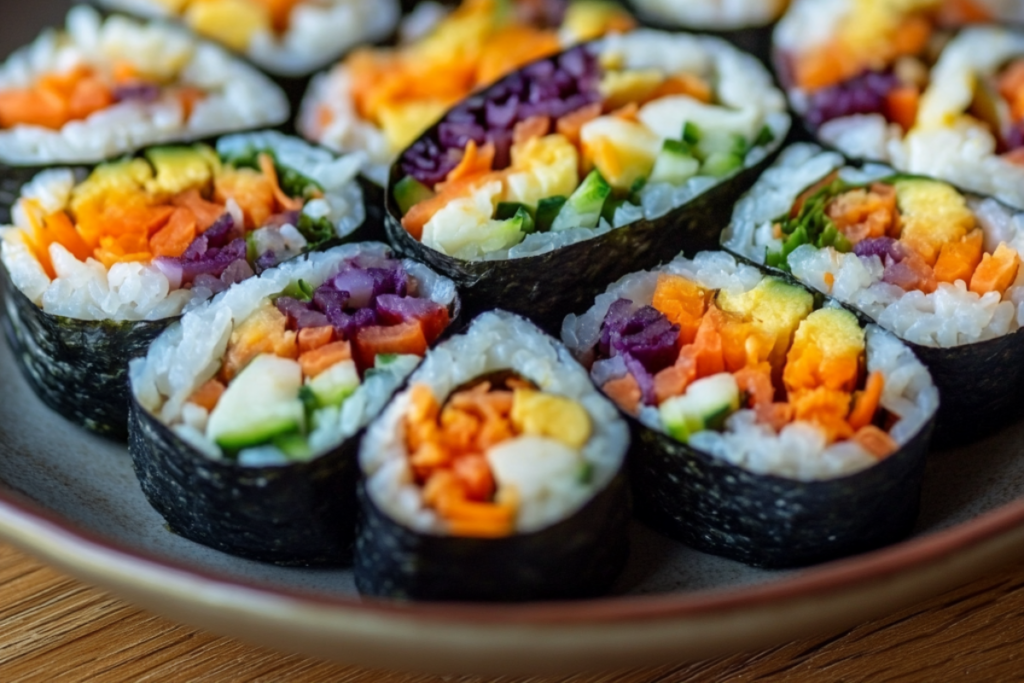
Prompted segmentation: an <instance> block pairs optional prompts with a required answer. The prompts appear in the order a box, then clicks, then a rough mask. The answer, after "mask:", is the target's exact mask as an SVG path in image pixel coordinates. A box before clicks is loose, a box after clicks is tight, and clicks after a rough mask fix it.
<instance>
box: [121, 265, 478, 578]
mask: <svg viewBox="0 0 1024 683" xmlns="http://www.w3.org/2000/svg"><path fill="white" fill-rule="evenodd" d="M374 246H378V247H380V248H381V249H384V250H385V252H384V253H385V254H387V253H388V251H387V250H386V247H385V246H384V245H374ZM360 253H361V252H360V251H353V252H352V253H351V255H350V256H347V257H346V258H355V257H357V256H358V255H360ZM341 263H343V260H342V259H339V261H338V264H339V265H340V264H341ZM332 277H333V276H332ZM211 305H212V304H211ZM448 310H449V315H450V322H449V324H448V327H447V328H446V329H445V331H444V333H443V334H442V335H441V336H440V337H439V339H444V338H446V337H447V336H449V335H450V334H451V333H452V331H453V330H454V329H457V327H458V326H459V325H460V324H461V302H460V299H459V297H458V294H457V293H455V298H454V300H453V301H452V302H451V303H450V304H448ZM435 343H436V342H435ZM397 380H398V381H396V383H395V384H394V386H393V390H394V391H397V390H399V389H401V387H402V386H403V385H404V383H405V380H404V379H401V378H397ZM129 400H130V407H131V415H130V421H129V442H128V450H129V453H130V454H131V457H132V463H133V465H134V468H135V473H136V475H137V476H138V479H139V484H140V486H141V487H142V491H143V493H144V494H145V495H146V498H147V499H148V500H149V503H150V505H152V506H153V508H154V509H155V510H156V511H157V512H159V513H160V514H161V516H163V518H164V519H165V520H166V522H167V526H168V528H169V529H170V530H171V531H172V532H174V533H176V534H178V535H180V536H183V537H185V538H188V539H189V540H192V541H195V542H197V543H201V544H203V545H206V546H209V547H211V548H215V549H217V550H220V551H222V552H226V553H230V554H232V555H236V556H239V557H245V558H248V559H251V560H257V561H261V562H269V563H273V564H278V565H282V566H303V567H333V566H347V565H349V564H350V563H351V559H352V542H353V539H354V536H355V527H356V514H357V510H358V506H357V504H356V483H357V480H358V478H359V473H358V462H357V453H358V449H359V445H360V442H361V440H362V437H363V433H364V432H365V428H360V429H359V430H358V431H356V432H355V433H354V434H352V435H350V436H348V437H347V438H345V440H344V441H342V442H341V443H340V444H338V445H337V446H335V447H334V448H332V449H331V450H330V451H328V452H326V453H324V454H322V455H319V456H316V457H314V458H311V459H309V460H304V461H295V462H288V463H286V464H280V465H267V466H246V465H242V464H239V463H238V462H236V461H235V460H233V459H230V458H224V459H214V458H211V457H209V456H207V455H205V454H203V453H202V452H200V451H199V450H197V449H196V448H195V447H193V446H191V445H190V444H188V443H187V442H185V441H184V440H183V439H181V438H180V437H179V436H178V435H177V434H176V433H175V432H174V430H172V429H171V428H169V427H168V426H167V425H166V424H165V423H163V422H162V421H161V420H160V419H159V418H158V417H156V416H155V415H153V414H152V413H151V412H150V411H149V410H147V409H146V408H145V407H144V406H142V405H141V404H140V403H139V402H138V400H137V399H136V398H135V397H134V396H130V397H129Z"/></svg>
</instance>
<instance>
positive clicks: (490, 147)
mask: <svg viewBox="0 0 1024 683" xmlns="http://www.w3.org/2000/svg"><path fill="white" fill-rule="evenodd" d="M493 166H494V143H493V142H488V143H487V144H485V145H484V146H483V147H477V144H476V142H475V141H473V140H470V141H469V143H468V144H467V145H466V149H465V151H464V152H463V153H462V159H461V160H460V161H459V165H458V166H456V167H455V168H453V169H452V170H451V171H449V173H448V176H447V177H446V178H445V183H454V182H457V181H459V180H463V179H465V178H472V177H475V176H478V175H480V174H482V173H487V172H489V171H490V170H491V169H492V167H493Z"/></svg>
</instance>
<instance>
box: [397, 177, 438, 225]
mask: <svg viewBox="0 0 1024 683" xmlns="http://www.w3.org/2000/svg"><path fill="white" fill-rule="evenodd" d="M393 194H394V196H395V201H396V202H398V210H399V211H401V212H402V215H403V216H404V215H405V214H406V213H408V211H409V209H411V208H412V207H414V206H416V205H417V204H419V203H420V202H422V201H425V200H427V199H430V198H431V197H433V196H434V192H433V190H431V189H430V188H429V187H427V186H426V185H424V184H423V183H421V182H420V181H418V180H416V179H415V178H413V177H412V176H411V175H407V176H405V177H404V178H402V179H401V180H399V181H398V182H397V183H395V189H394V191H393Z"/></svg>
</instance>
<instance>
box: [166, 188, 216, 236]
mask: <svg viewBox="0 0 1024 683" xmlns="http://www.w3.org/2000/svg"><path fill="white" fill-rule="evenodd" d="M171 204H172V205H173V206H177V207H181V208H185V209H188V210H189V211H191V212H192V215H193V216H194V217H195V219H196V229H197V230H198V231H199V232H206V231H207V230H208V229H209V227H210V226H211V225H213V224H214V223H216V222H217V219H218V218H220V217H221V216H223V215H224V213H225V212H226V209H225V208H224V207H223V206H222V205H220V204H214V203H213V202H208V201H206V200H205V199H203V196H202V195H201V194H200V193H199V190H198V189H196V188H192V189H191V190H186V191H185V192H182V193H181V194H179V195H175V196H174V197H172V198H171Z"/></svg>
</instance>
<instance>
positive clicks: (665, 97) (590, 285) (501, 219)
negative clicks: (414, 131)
mask: <svg viewBox="0 0 1024 683" xmlns="http://www.w3.org/2000/svg"><path fill="white" fill-rule="evenodd" d="M784 106H785V105H784V100H783V97H782V94H781V93H780V92H779V91H778V90H777V89H776V88H775V87H774V86H773V85H772V81H771V76H770V75H769V74H768V72H767V70H766V69H765V68H764V67H763V66H762V65H761V64H760V63H759V62H757V60H755V59H754V58H753V57H751V56H749V55H747V54H744V53H742V52H740V51H739V50H737V49H735V48H734V47H732V46H730V45H728V44H727V43H725V42H724V41H722V40H720V39H717V38H711V37H706V36H695V35H688V34H670V33H663V32H659V31H652V30H637V31H634V32H632V33H628V34H624V35H611V36H608V37H606V38H604V39H601V40H599V41H596V42H592V43H587V44H585V45H582V46H577V47H574V48H571V49H570V50H568V51H566V52H564V53H562V54H561V55H559V56H557V57H552V58H549V59H544V60H540V61H537V62H534V63H533V64H531V65H529V66H528V67H526V68H524V69H523V70H521V71H519V72H516V73H514V74H512V75H510V76H507V77H506V78H504V79H502V80H501V81H499V82H498V83H497V84H495V85H494V86H492V87H491V88H489V89H487V90H485V91H483V92H480V93H478V94H476V95H474V96H472V97H470V98H469V99H467V100H465V101H464V102H462V103H460V104H459V105H457V106H456V107H455V108H453V109H452V110H451V111H449V112H448V113H447V114H446V115H445V117H444V119H442V121H441V122H440V123H439V124H438V125H436V126H434V127H433V128H432V129H431V130H430V131H428V133H427V134H425V135H424V136H423V137H421V138H420V139H419V140H417V141H416V142H415V143H414V144H413V145H412V146H411V147H410V148H409V149H407V150H406V151H405V152H404V153H403V154H402V156H401V158H400V159H399V161H398V163H397V164H395V166H394V167H392V170H391V177H390V184H389V192H388V197H387V209H388V222H387V226H386V227H387V229H388V237H389V239H390V240H391V243H392V244H393V245H394V246H395V247H396V248H397V249H398V250H399V251H400V252H402V253H404V254H406V255H408V256H410V257H413V258H419V259H421V260H423V261H425V262H426V263H429V264H431V265H432V266H433V267H434V268H436V269H437V270H438V271H439V272H442V273H444V274H446V275H447V276H448V277H451V278H452V279H453V280H455V281H456V283H458V284H459V285H460V287H462V292H463V296H464V297H465V304H466V306H467V310H473V311H478V310H480V309H484V308H489V307H493V306H498V307H501V308H504V309H507V310H511V311H512V312H516V313H521V314H522V315H525V316H527V317H529V318H531V319H533V320H534V321H536V322H538V323H539V324H540V325H541V326H542V327H546V328H547V329H550V330H557V329H558V325H559V324H560V323H561V320H562V318H563V317H564V316H565V314H566V313H567V312H569V311H574V310H579V309H581V308H582V307H586V306H587V305H588V303H589V302H590V301H591V300H592V299H593V297H594V296H595V295H596V294H597V293H598V292H599V291H600V290H601V289H603V288H604V286H605V285H607V284H608V283H609V282H611V281H613V280H615V279H616V278H618V277H620V276H622V275H624V274H625V273H628V272H630V271H632V270H636V269H638V268H644V267H651V266H653V265H655V264H657V263H659V262H662V261H663V260H665V259H668V258H671V257H672V256H673V255H675V254H677V253H679V252H680V251H681V250H683V249H687V250H691V251H695V250H697V249H699V248H702V247H708V246H714V245H716V244H717V242H718V234H719V231H720V229H721V228H722V226H724V225H725V224H726V223H727V222H728V217H727V216H725V215H724V213H726V212H727V209H726V207H728V206H730V205H731V204H732V202H733V201H735V199H736V198H738V197H739V196H740V193H741V192H742V191H743V190H744V189H746V187H747V186H748V184H749V183H752V182H753V179H754V178H755V177H756V174H757V173H758V170H759V169H760V168H762V167H764V166H766V165H767V164H768V163H769V161H770V157H771V156H772V154H773V153H774V151H775V150H776V149H778V147H779V146H780V144H781V142H782V139H783V138H784V137H785V136H786V133H787V131H788V129H789V123H790V120H789V116H788V114H786V112H785V110H784Z"/></svg>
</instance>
